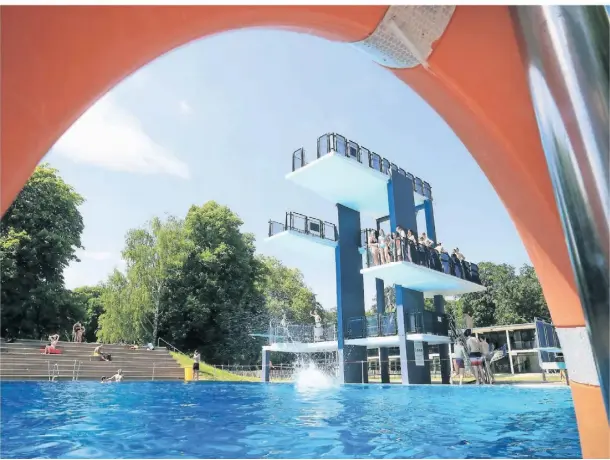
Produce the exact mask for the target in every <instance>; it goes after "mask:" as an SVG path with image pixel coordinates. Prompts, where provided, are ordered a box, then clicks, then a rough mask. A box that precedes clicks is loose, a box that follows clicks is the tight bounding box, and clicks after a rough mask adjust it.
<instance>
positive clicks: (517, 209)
mask: <svg viewBox="0 0 610 460" xmlns="http://www.w3.org/2000/svg"><path fill="white" fill-rule="evenodd" d="M387 10H388V7H386V6H273V7H253V6H244V7H241V6H239V7H238V6H235V7H233V6H221V7H212V6H201V7H178V6H176V7H173V6H170V7H127V6H125V7H78V6H75V7H63V6H46V7H45V6H42V7H34V6H32V7H27V6H26V7H17V6H15V7H10V6H8V7H7V6H4V7H2V8H1V10H0V11H1V26H2V30H1V40H2V58H1V59H2V60H1V64H2V83H1V91H2V105H1V116H2V122H1V123H2V124H1V127H2V140H1V147H2V174H1V180H2V183H1V200H2V201H1V211H2V213H4V212H5V211H6V209H7V208H8V206H9V205H10V203H11V202H12V201H13V199H14V198H15V197H16V195H17V194H18V193H19V191H20V189H21V188H22V187H23V185H24V184H25V182H26V181H27V179H28V177H29V175H30V174H31V173H32V171H33V169H34V168H35V166H36V164H37V163H38V162H39V161H40V160H41V158H42V157H43V156H44V155H45V154H46V153H47V151H48V150H49V149H50V148H51V146H52V145H53V143H54V142H55V141H56V140H57V139H58V138H59V137H60V136H61V135H62V134H63V132H64V131H66V130H67V129H68V127H69V126H70V125H71V124H72V123H73V122H74V121H75V120H76V119H77V118H78V117H79V116H80V115H81V114H82V113H83V112H84V111H85V110H86V109H87V108H88V107H89V106H91V105H92V104H93V103H94V102H95V101H96V100H97V99H98V98H99V97H101V96H102V95H103V94H104V93H105V92H106V91H108V90H109V89H110V88H112V87H113V86H114V85H116V84H117V83H118V82H120V81H121V80H122V79H123V78H124V77H125V76H127V75H128V74H130V73H132V72H133V71H135V70H137V69H138V68H139V67H141V66H143V65H145V64H146V63H148V62H150V61H151V60H153V59H155V58H156V57H158V56H159V55H161V54H163V53H165V52H167V51H170V50H172V49H173V48H175V47H178V46H180V45H182V44H185V43H187V42H189V41H191V40H194V39H197V38H201V37H205V36H209V35H212V34H216V33H219V32H223V31H228V30H232V29H240V28H246V27H276V28H287V29H290V30H293V31H300V32H308V33H311V34H314V35H318V36H321V37H325V38H327V39H330V40H337V41H343V42H358V41H361V40H363V39H365V38H366V37H368V36H370V35H371V34H372V33H373V32H374V31H375V29H376V28H377V26H378V25H379V24H380V22H381V21H382V19H383V18H384V15H385V14H386V12H387ZM432 49H433V51H432V52H431V54H430V55H429V56H428V58H427V59H426V63H425V65H416V66H413V67H411V68H403V69H390V70H391V71H392V72H394V73H395V75H396V76H397V77H398V78H400V79H401V80H402V81H404V82H405V83H406V84H407V85H409V86H410V87H411V88H413V89H414V90H415V91H416V92H417V93H419V94H420V95H421V96H422V97H423V98H424V99H425V100H427V101H428V103H429V104H430V105H431V106H432V107H434V109H435V110H436V111H437V112H438V113H439V114H440V115H441V116H442V117H443V118H444V119H445V120H446V122H447V123H448V124H449V125H450V126H451V127H452V128H453V130H454V131H455V133H456V134H457V135H458V136H459V138H460V139H461V140H462V142H463V143H464V144H465V145H466V147H467V148H468V149H469V150H470V152H471V153H472V155H473V157H474V158H475V159H476V161H477V162H478V164H479V166H480V167H481V169H482V170H483V172H484V173H485V174H486V176H487V177H488V179H489V180H490V182H491V183H492V185H493V187H494V188H495V190H496V192H497V193H498V195H499V197H500V199H501V200H502V202H503V203H504V205H505V206H506V208H507V210H508V212H509V214H510V216H511V218H512V219H513V221H514V223H515V226H516V228H517V230H518V232H519V234H520V235H521V238H522V240H523V242H524V244H525V247H526V249H527V251H528V254H529V256H530V258H531V260H532V262H533V264H534V266H535V269H536V272H537V273H538V276H539V278H540V281H541V284H542V287H543V290H544V294H545V297H546V299H547V302H548V305H549V307H550V310H551V314H552V317H553V322H554V324H555V325H556V326H557V327H558V328H573V327H578V326H584V325H585V319H584V316H583V311H582V308H581V304H580V300H579V297H578V292H577V287H576V283H575V278H574V275H573V272H572V268H571V265H570V259H569V255H568V251H567V247H566V243H565V238H564V233H563V230H562V225H561V221H560V216H559V212H558V209H557V205H556V202H555V198H554V195H553V188H552V185H551V180H550V177H549V173H548V169H547V164H546V161H545V157H544V152H543V150H542V145H541V141H540V135H539V131H538V126H537V123H536V118H535V114H534V109H533V107H532V102H531V99H530V93H529V89H528V85H527V81H526V69H525V68H524V64H523V63H522V61H521V57H520V53H519V50H518V44H517V38H516V35H515V32H514V29H513V24H512V22H511V17H510V13H509V9H508V7H504V6H485V7H484V6H476V7H471V6H459V7H456V9H455V11H454V12H453V14H452V16H451V19H450V21H449V22H448V24H447V27H446V28H445V30H444V32H443V34H442V36H440V37H439V38H438V40H436V41H435V42H434V43H433V44H432ZM564 351H565V350H564ZM565 353H568V351H565ZM571 388H572V395H573V399H574V404H575V409H576V417H577V421H578V427H579V433H580V439H581V444H582V450H583V455H584V456H585V457H588V458H608V457H610V449H609V429H608V422H607V418H606V414H605V410H604V402H603V399H602V394H601V391H600V387H599V386H595V385H587V384H582V383H579V382H574V381H573V382H572V383H571Z"/></svg>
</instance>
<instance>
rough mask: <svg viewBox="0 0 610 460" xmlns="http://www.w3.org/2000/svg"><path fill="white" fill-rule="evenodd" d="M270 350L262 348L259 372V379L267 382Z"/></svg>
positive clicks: (269, 369)
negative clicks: (261, 369) (261, 361)
mask: <svg viewBox="0 0 610 460" xmlns="http://www.w3.org/2000/svg"><path fill="white" fill-rule="evenodd" d="M270 354H271V352H270V351H269V350H265V349H264V348H263V371H262V372H261V381H263V382H268V381H269V374H270V371H271V367H270V359H269V355H270Z"/></svg>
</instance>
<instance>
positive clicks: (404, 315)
mask: <svg viewBox="0 0 610 460" xmlns="http://www.w3.org/2000/svg"><path fill="white" fill-rule="evenodd" d="M388 205H389V209H390V227H391V229H392V231H396V227H397V226H401V227H403V228H404V229H405V230H406V229H411V230H412V231H414V232H417V213H416V210H415V195H414V192H413V181H412V180H411V179H409V178H408V177H406V176H403V175H402V174H398V172H397V171H392V176H391V179H390V181H389V183H388ZM395 289H396V322H397V323H398V336H399V348H400V369H401V371H400V372H401V376H402V383H403V385H408V384H421V383H431V380H430V362H429V356H428V344H427V343H426V342H423V343H422V344H417V345H418V347H419V345H421V347H422V348H423V353H422V354H419V353H418V354H416V352H415V345H416V344H415V343H414V342H412V341H409V340H407V333H408V330H409V324H410V322H411V321H412V320H413V318H414V316H413V315H414V314H415V313H422V312H423V311H424V295H423V293H421V292H418V291H413V290H411V289H406V288H404V287H402V286H395ZM422 355H423V356H422ZM422 357H423V363H422V360H421V358H422Z"/></svg>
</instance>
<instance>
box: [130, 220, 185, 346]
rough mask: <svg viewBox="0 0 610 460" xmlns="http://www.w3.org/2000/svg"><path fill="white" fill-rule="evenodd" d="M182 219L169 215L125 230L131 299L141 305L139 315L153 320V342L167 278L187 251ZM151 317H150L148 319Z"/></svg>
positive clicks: (183, 258) (155, 339) (182, 259)
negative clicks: (146, 226) (141, 226)
mask: <svg viewBox="0 0 610 460" xmlns="http://www.w3.org/2000/svg"><path fill="white" fill-rule="evenodd" d="M183 231H184V228H183V222H182V221H180V220H178V219H176V218H175V217H172V216H170V217H168V219H167V220H166V221H165V222H163V221H161V219H159V218H158V217H155V218H154V219H152V220H151V221H150V223H149V224H148V228H140V229H135V230H130V231H129V232H128V233H127V237H126V239H125V240H126V241H125V249H124V250H123V259H124V260H125V261H126V262H127V277H128V278H129V281H130V282H131V294H132V295H131V297H130V299H131V301H133V302H135V303H138V304H139V305H140V306H141V315H142V316H143V317H142V318H139V320H140V321H142V320H148V321H149V322H151V323H152V334H151V338H152V342H153V343H154V342H156V341H157V336H158V330H159V312H160V309H161V299H162V296H163V289H164V288H165V285H166V281H167V277H168V275H169V273H170V271H171V270H172V269H173V268H177V267H180V266H181V265H182V263H183V262H184V260H185V258H186V254H187V250H188V249H187V247H188V241H187V240H186V239H185V235H184V234H183ZM150 316H152V320H150V319H148V318H149V317H150Z"/></svg>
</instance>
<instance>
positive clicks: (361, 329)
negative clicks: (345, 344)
mask: <svg viewBox="0 0 610 460" xmlns="http://www.w3.org/2000/svg"><path fill="white" fill-rule="evenodd" d="M448 327H449V326H448V319H447V315H445V314H438V313H435V312H432V311H427V310H425V311H423V312H416V313H407V314H406V324H405V332H407V333H409V334H433V335H442V336H447V335H448ZM397 333H398V328H397V323H396V313H387V314H384V315H367V316H356V317H353V318H349V319H348V320H347V331H346V338H347V339H363V338H366V337H383V336H391V335H396V334H397Z"/></svg>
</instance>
